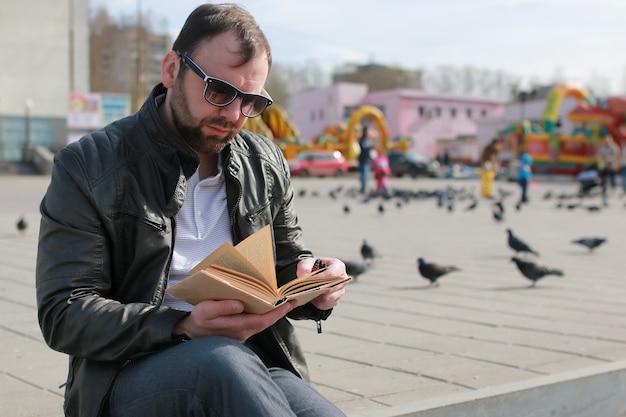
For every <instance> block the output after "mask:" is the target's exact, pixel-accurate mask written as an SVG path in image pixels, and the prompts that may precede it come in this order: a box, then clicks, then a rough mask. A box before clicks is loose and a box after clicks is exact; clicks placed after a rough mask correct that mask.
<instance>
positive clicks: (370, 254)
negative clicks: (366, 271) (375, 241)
mask: <svg viewBox="0 0 626 417" xmlns="http://www.w3.org/2000/svg"><path fill="white" fill-rule="evenodd" d="M361 257H362V258H363V261H364V262H365V263H366V264H368V265H372V264H373V263H374V259H375V258H380V254H379V253H378V251H377V250H376V249H375V248H374V247H373V246H372V245H370V244H369V243H368V242H367V240H365V239H363V244H361Z"/></svg>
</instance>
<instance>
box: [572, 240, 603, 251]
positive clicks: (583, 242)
mask: <svg viewBox="0 0 626 417" xmlns="http://www.w3.org/2000/svg"><path fill="white" fill-rule="evenodd" d="M572 243H576V244H578V245H583V246H585V247H586V248H587V249H589V252H593V251H594V249H595V248H597V247H598V246H600V245H602V244H604V243H606V239H605V238H603V237H596V236H587V237H582V238H580V239H575V240H572Z"/></svg>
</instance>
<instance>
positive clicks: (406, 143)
mask: <svg viewBox="0 0 626 417" xmlns="http://www.w3.org/2000/svg"><path fill="white" fill-rule="evenodd" d="M364 119H367V123H368V124H373V125H374V126H373V127H374V128H375V129H370V131H372V133H373V137H374V139H375V140H376V141H377V142H378V148H379V150H381V151H387V150H389V149H399V150H402V151H406V150H407V149H408V148H409V147H410V144H411V143H410V138H409V137H408V136H401V137H399V138H396V140H390V139H389V133H388V129H387V122H386V120H385V116H384V114H383V113H382V111H380V110H379V109H378V108H377V107H374V106H367V105H366V106H360V107H359V108H357V109H356V110H355V111H354V113H352V115H351V116H350V118H349V119H348V121H347V123H340V124H336V125H330V126H326V127H325V128H324V130H323V131H322V132H321V133H320V134H319V135H317V136H315V137H314V138H312V139H311V141H309V142H307V143H302V142H301V141H300V139H299V138H300V133H299V131H298V128H297V127H296V126H295V125H294V123H293V122H292V121H291V119H290V118H289V116H288V115H287V112H286V111H285V110H284V109H283V108H282V107H280V106H277V105H272V106H270V107H268V108H267V109H266V110H265V111H264V112H263V114H262V115H261V116H260V117H255V118H250V119H248V120H247V121H246V124H245V125H244V129H247V130H249V131H252V132H255V133H259V134H261V135H264V136H266V137H268V138H270V139H272V140H273V141H274V142H275V143H276V144H277V145H278V146H279V147H280V148H281V149H282V151H283V154H284V155H285V158H287V159H291V158H293V157H294V156H296V155H297V154H298V153H299V152H300V151H302V150H304V149H326V150H338V151H341V153H342V154H343V155H344V157H345V158H346V160H348V161H352V162H354V161H356V159H357V157H358V155H359V152H360V149H359V145H358V138H359V135H360V134H361V127H362V124H363V122H364ZM376 132H377V133H376Z"/></svg>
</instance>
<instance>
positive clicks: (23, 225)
mask: <svg viewBox="0 0 626 417" xmlns="http://www.w3.org/2000/svg"><path fill="white" fill-rule="evenodd" d="M15 227H17V231H18V232H20V233H21V234H24V233H26V229H28V222H27V221H26V218H25V217H24V216H21V217H20V218H19V220H18V221H17V223H16V224H15Z"/></svg>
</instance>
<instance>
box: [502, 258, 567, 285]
mask: <svg viewBox="0 0 626 417" xmlns="http://www.w3.org/2000/svg"><path fill="white" fill-rule="evenodd" d="M511 261H512V262H515V265H516V266H517V269H519V271H520V272H521V273H522V275H524V276H525V277H526V278H528V279H529V280H531V281H532V284H531V285H530V286H531V287H534V286H535V285H536V284H537V281H538V280H540V279H541V278H543V277H545V276H547V275H556V276H559V277H562V276H563V271H561V270H560V269H552V268H548V267H545V266H539V265H537V264H536V263H533V262H529V261H524V260H523V259H520V258H517V257H515V256H514V257H512V258H511Z"/></svg>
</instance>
